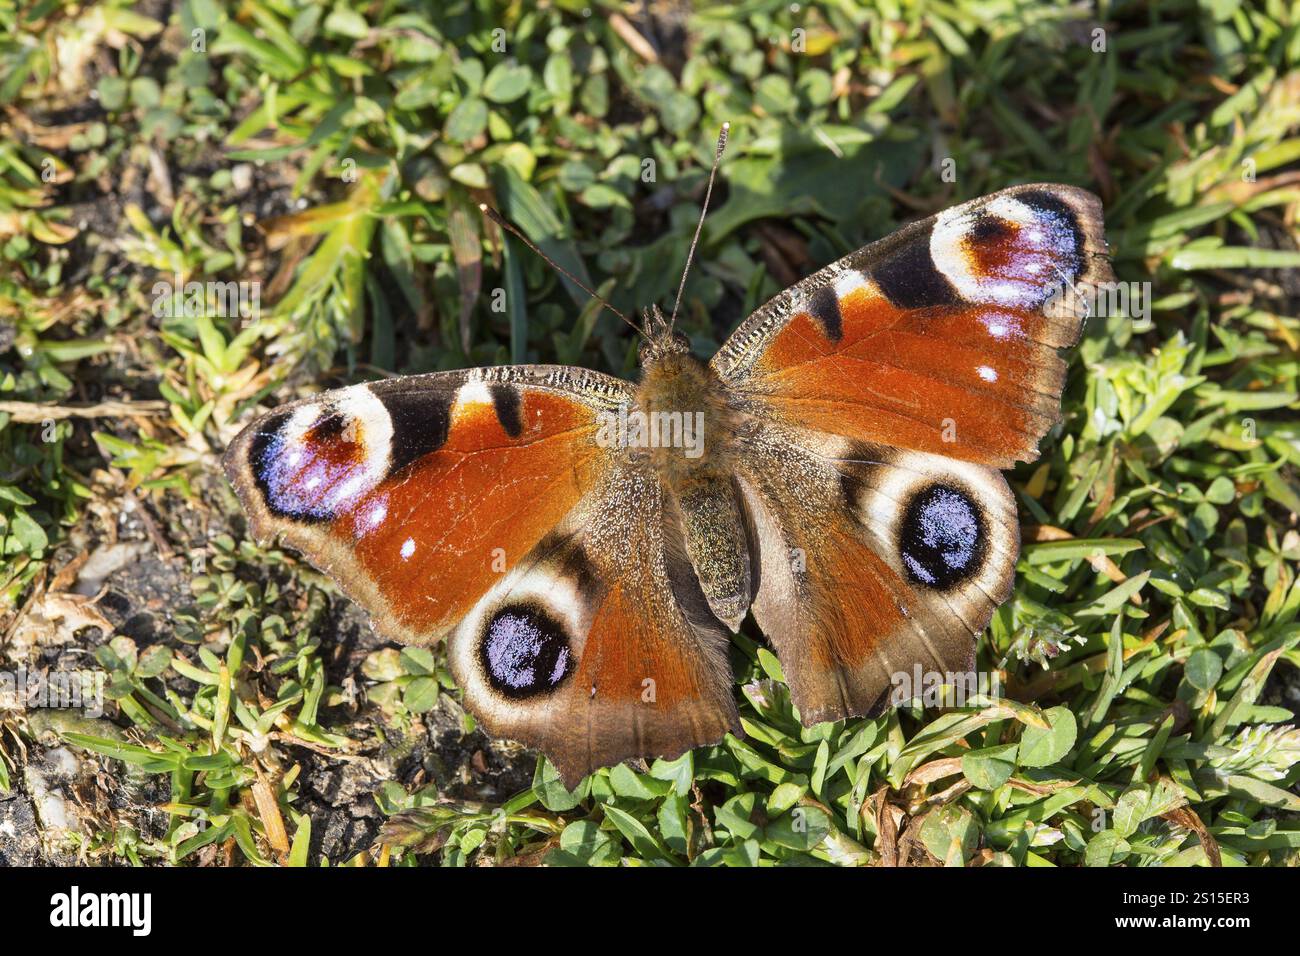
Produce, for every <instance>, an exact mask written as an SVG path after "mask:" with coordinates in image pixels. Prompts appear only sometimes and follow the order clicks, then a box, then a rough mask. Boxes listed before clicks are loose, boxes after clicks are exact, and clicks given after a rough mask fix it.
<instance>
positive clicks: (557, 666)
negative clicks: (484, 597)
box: [479, 604, 574, 700]
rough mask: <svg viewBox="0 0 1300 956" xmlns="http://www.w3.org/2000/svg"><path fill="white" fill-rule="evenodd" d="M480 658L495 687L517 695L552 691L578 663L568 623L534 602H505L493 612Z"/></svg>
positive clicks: (506, 693)
mask: <svg viewBox="0 0 1300 956" xmlns="http://www.w3.org/2000/svg"><path fill="white" fill-rule="evenodd" d="M479 661H480V663H481V665H482V667H483V674H484V676H485V677H486V678H487V681H488V683H489V684H491V685H492V688H493V689H494V690H495V691H496V692H497V693H499V694H501V695H502V696H505V697H509V698H511V699H512V700H522V699H526V698H529V697H535V696H537V695H539V694H546V693H550V692H551V691H553V690H555V689H556V688H557V687H559V686H560V684H561V683H562V682H563V681H564V679H565V678H566V677H568V676H569V674H570V673H571V672H572V670H573V666H574V659H573V653H572V651H571V650H570V649H569V638H568V635H567V634H566V633H565V631H564V628H563V627H562V626H561V625H560V624H559V623H558V622H557V621H556V620H555V619H554V618H552V617H551V616H550V615H549V614H547V613H546V612H545V611H543V610H542V609H540V608H538V607H536V606H533V605H528V604H516V605H510V606H508V607H503V608H501V609H500V610H498V611H497V612H496V613H495V614H493V615H492V618H491V619H490V620H489V621H488V623H487V626H486V627H485V628H484V632H483V637H482V639H481V640H480V642H479Z"/></svg>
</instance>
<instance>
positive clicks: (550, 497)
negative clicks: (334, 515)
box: [334, 392, 600, 633]
mask: <svg viewBox="0 0 1300 956" xmlns="http://www.w3.org/2000/svg"><path fill="white" fill-rule="evenodd" d="M520 404H521V406H522V407H521V414H520V416H519V424H520V427H519V428H518V430H517V433H516V434H514V435H511V434H510V433H509V431H508V430H507V428H506V426H505V425H503V423H502V422H501V420H500V419H499V417H498V415H497V413H496V411H495V410H494V408H493V405H492V403H491V402H488V401H480V402H466V401H458V402H457V403H456V404H455V405H453V407H452V414H451V427H450V429H449V431H448V434H447V440H446V442H445V443H444V444H443V446H442V447H441V448H439V449H438V450H437V451H434V452H432V453H430V454H428V455H426V456H424V457H423V458H421V459H419V460H417V461H416V462H414V463H412V464H411V465H410V466H408V467H407V468H406V469H404V470H402V471H399V472H397V473H396V474H393V475H391V476H390V477H389V478H387V479H386V480H385V481H384V482H383V483H381V484H380V485H378V486H377V487H376V488H375V489H374V490H373V491H371V492H370V493H369V494H368V495H367V496H366V497H365V498H364V499H362V500H361V501H360V502H359V503H358V504H357V506H356V507H355V508H354V509H352V510H351V511H350V512H349V513H347V514H345V515H341V516H340V517H339V518H338V519H337V520H336V522H335V526H334V533H335V535H336V536H337V537H338V538H339V539H340V541H341V543H347V542H350V541H353V540H355V542H356V544H355V548H356V557H357V560H358V562H359V563H360V564H361V566H362V567H363V568H364V569H365V570H366V572H367V573H368V574H370V575H371V576H372V577H373V578H374V579H375V580H376V582H378V585H379V590H380V591H381V593H382V595H383V597H384V598H385V600H386V601H387V603H388V606H389V609H390V611H391V613H392V614H393V615H395V616H396V618H397V620H398V622H399V623H400V624H401V625H402V626H403V627H405V628H409V629H413V630H425V631H430V632H435V633H441V632H443V631H445V630H446V629H447V628H449V627H450V626H451V625H453V624H455V623H456V621H458V620H460V618H461V617H463V616H464V615H465V613H466V612H467V611H468V610H469V609H470V608H471V607H473V606H474V604H475V602H477V601H478V599H479V597H481V596H482V594H483V593H484V592H485V591H487V589H488V588H489V587H491V586H492V584H493V583H494V582H495V581H497V580H499V579H500V576H501V575H502V574H503V573H505V572H506V571H509V570H510V569H511V568H512V567H514V566H515V564H516V563H518V561H519V560H520V559H521V558H522V557H524V555H526V554H528V552H530V551H531V550H532V549H533V547H534V546H535V545H536V544H537V542H539V541H540V540H541V539H542V538H543V537H544V536H545V535H546V533H547V532H548V531H550V530H551V529H552V528H553V527H555V525H556V524H557V523H558V522H559V521H560V519H561V518H563V517H564V515H566V514H567V513H568V512H569V511H570V510H571V509H572V508H573V506H574V505H575V504H576V503H577V501H578V499H579V498H580V497H581V496H582V494H583V493H584V491H585V490H586V489H587V488H589V487H590V485H591V482H592V480H593V475H594V471H595V470H596V469H597V467H598V461H599V453H600V449H599V448H598V447H597V446H596V445H595V444H594V442H593V441H592V440H591V438H592V434H593V429H594V425H593V423H592V416H591V413H590V412H589V411H588V410H586V409H584V408H583V407H582V406H580V405H577V404H576V403H574V402H573V401H571V400H569V399H566V398H563V397H561V396H556V395H549V394H545V393H541V392H530V393H527V394H525V395H524V396H523V397H522V401H521V403H520ZM376 519H378V520H376ZM431 582H436V585H437V586H436V587H431V586H430V585H431Z"/></svg>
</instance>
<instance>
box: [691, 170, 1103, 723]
mask: <svg viewBox="0 0 1300 956" xmlns="http://www.w3.org/2000/svg"><path fill="white" fill-rule="evenodd" d="M1105 248H1106V247H1105V240H1104V237H1103V229H1102V219H1101V206H1100V203H1099V202H1098V200H1097V199H1096V197H1094V196H1092V195H1091V194H1089V193H1086V192H1083V191H1082V190H1078V189H1074V188H1072V187H1066V186H1048V185H1032V186H1020V187H1014V188H1012V189H1008V190H1004V191H1002V192H999V193H995V194H993V195H991V196H986V197H984V198H982V199H978V200H974V201H972V202H969V203H964V204H962V205H960V206H956V207H954V208H952V209H949V210H947V211H945V212H943V213H941V214H939V215H937V216H933V217H930V218H929V219H926V220H924V221H921V222H918V223H915V224H913V225H910V226H907V227H905V228H904V229H902V230H900V231H899V232H897V233H895V234H893V235H892V236H889V237H887V238H885V239H883V240H881V241H880V242H877V243H874V244H872V245H869V246H867V247H865V248H864V249H862V250H859V251H858V252H856V253H854V254H852V255H850V256H848V257H846V258H845V259H842V260H840V261H839V262H836V263H834V264H832V265H830V266H828V267H827V268H825V269H823V270H822V271H820V272H818V273H816V274H815V275H813V276H811V277H809V278H808V279H805V280H804V281H802V282H800V283H799V284H798V285H796V286H794V287H792V288H791V289H789V290H788V291H786V292H784V293H782V294H781V295H779V296H777V297H776V298H775V299H773V300H772V301H771V302H769V303H768V304H767V305H765V306H764V307H763V308H761V309H759V310H758V311H757V312H756V313H754V315H753V316H751V317H750V318H749V319H748V320H746V322H745V323H744V324H743V325H742V326H741V327H740V328H739V329H737V331H736V332H735V333H734V334H733V335H732V336H731V337H730V338H729V339H728V341H727V342H726V343H725V344H724V345H723V347H722V348H721V349H720V350H719V352H718V354H717V355H716V356H715V357H714V359H713V361H712V367H713V369H714V371H715V372H716V373H717V374H718V376H719V378H720V379H721V380H722V381H723V382H724V383H725V384H726V385H727V386H728V388H729V389H730V391H731V395H732V400H733V402H734V403H735V404H736V405H737V406H738V407H739V408H741V409H742V410H743V411H744V412H745V413H746V415H747V416H748V417H749V418H750V419H751V420H752V421H754V422H755V423H756V424H755V425H754V426H753V428H752V429H751V430H750V433H749V434H748V435H747V436H745V438H744V442H743V446H744V447H743V449H742V452H741V454H740V456H739V460H740V462H741V464H740V470H741V472H742V474H741V484H742V488H743V491H744V494H745V497H746V501H747V506H748V509H749V511H750V513H751V515H752V516H753V521H754V524H755V527H756V531H757V533H756V537H757V538H758V545H759V547H758V550H759V554H760V558H759V565H760V586H759V589H758V594H757V596H756V598H755V602H754V615H755V619H756V620H757V621H758V623H759V626H760V627H761V628H762V629H763V631H764V633H765V634H767V635H768V637H769V639H770V640H771V641H772V642H773V645H774V646H775V647H776V649H777V651H778V654H779V655H780V656H781V660H782V665H783V667H784V669H785V673H786V676H787V678H788V679H789V681H790V686H791V692H792V695H793V699H794V702H795V704H796V706H798V707H799V709H800V713H801V716H802V717H803V719H804V721H805V722H807V723H812V722H816V721H817V720H828V719H836V718H840V717H845V716H848V715H850V714H861V713H865V712H867V711H868V710H870V709H871V708H873V707H874V706H875V705H877V704H878V703H879V702H880V700H881V698H882V695H883V694H884V692H885V691H886V690H887V689H888V688H889V687H890V685H891V682H893V681H894V680H895V678H896V677H897V676H898V675H902V674H907V675H908V676H911V674H912V673H913V672H914V665H917V664H920V665H921V666H922V668H923V669H925V670H926V671H937V672H939V673H945V672H964V671H968V670H969V669H970V667H971V665H972V662H973V654H974V646H975V641H974V637H975V636H976V635H978V634H979V633H980V632H981V631H982V630H983V628H984V627H985V626H986V625H987V624H988V621H989V619H990V617H991V615H992V613H993V611H994V610H995V609H996V608H997V606H998V605H999V604H1001V603H1002V602H1003V601H1004V600H1006V599H1007V597H1009V595H1010V593H1011V584H1012V578H1013V573H1014V565H1015V561H1016V558H1017V555H1018V552H1019V531H1018V525H1017V521H1016V508H1015V501H1014V498H1013V496H1012V494H1011V491H1010V489H1009V488H1008V486H1007V484H1006V482H1005V480H1004V479H1003V478H1002V475H1001V473H1000V472H999V471H998V469H999V468H1005V467H1010V466H1011V465H1013V464H1014V463H1015V462H1016V461H1017V460H1026V461H1029V460H1033V459H1034V458H1036V457H1037V443H1038V441H1039V439H1040V438H1041V437H1042V436H1043V435H1044V434H1045V433H1046V431H1047V429H1048V428H1050V427H1051V425H1052V424H1053V423H1054V422H1055V421H1056V420H1057V418H1058V416H1059V401H1060V391H1061V387H1062V384H1063V382H1064V375H1065V363H1064V361H1063V360H1062V359H1061V358H1060V356H1059V355H1057V353H1056V349H1057V348H1060V347H1064V346H1069V345H1073V344H1074V343H1075V342H1076V341H1077V340H1078V337H1079V334H1080V332H1081V327H1082V322H1083V319H1084V318H1085V317H1086V308H1085V306H1086V299H1085V298H1084V295H1083V293H1084V292H1085V291H1086V289H1087V287H1088V285H1089V284H1091V285H1093V286H1097V285H1100V284H1101V283H1104V282H1107V281H1110V280H1111V279H1112V278H1113V277H1112V274H1111V271H1110V267H1109V264H1108V262H1107V260H1106V259H1105Z"/></svg>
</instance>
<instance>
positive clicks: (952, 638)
mask: <svg viewBox="0 0 1300 956" xmlns="http://www.w3.org/2000/svg"><path fill="white" fill-rule="evenodd" d="M742 458H743V465H742V468H743V477H742V487H743V489H744V491H745V496H746V502H747V505H748V507H749V509H750V512H751V513H752V514H753V516H754V525H755V528H756V537H757V539H758V542H757V543H758V553H759V563H760V568H761V571H760V575H759V579H760V585H759V589H758V594H757V596H756V598H755V600H754V606H753V611H754V619H755V621H757V623H758V626H759V627H760V628H761V629H762V631H763V633H764V635H766V636H767V638H768V640H769V641H771V642H772V645H773V647H774V648H775V649H776V652H777V655H778V657H779V658H780V660H781V666H782V669H783V670H784V672H785V676H786V679H787V681H788V682H789V684H790V692H791V698H792V700H793V702H794V704H795V706H796V707H798V708H799V712H800V717H801V718H802V720H803V721H804V723H805V724H809V725H811V724H814V723H818V722H820V721H824V720H840V719H843V718H845V717H849V716H852V715H855V714H863V713H868V712H870V711H871V710H872V709H873V708H874V707H875V706H876V705H877V704H879V703H880V702H881V701H882V699H883V697H884V695H885V693H886V691H888V690H889V688H890V686H891V684H892V683H893V682H894V681H895V680H896V679H897V676H898V675H902V674H906V675H909V676H910V674H911V673H912V669H913V665H915V664H918V663H919V664H920V665H921V666H922V667H923V668H924V669H925V670H926V671H927V672H934V673H939V674H948V673H952V674H956V673H963V672H967V671H969V670H970V669H971V668H972V666H973V658H974V649H975V636H976V635H978V634H979V633H980V631H982V630H983V629H984V627H985V625H986V624H987V623H988V620H989V617H990V616H991V615H992V613H993V611H994V610H995V609H996V608H997V606H998V605H999V604H1001V603H1002V602H1003V601H1004V600H1006V599H1007V597H1009V596H1010V593H1011V584H1012V575H1013V569H1014V566H1015V560H1016V553H1017V550H1018V548H1019V528H1018V525H1017V523H1016V510H1015V502H1014V499H1013V498H1012V495H1011V492H1010V489H1009V488H1008V487H1007V484H1006V481H1005V480H1004V479H1003V478H1002V474H1001V473H1000V472H999V471H998V470H997V469H994V468H988V467H986V466H982V465H974V464H969V463H965V462H956V461H953V460H952V459H947V458H944V457H942V456H938V455H931V454H928V453H925V452H914V451H906V450H902V449H896V448H889V447H885V446H879V445H869V444H865V443H862V442H857V441H852V440H848V439H843V438H839V437H835V436H828V435H819V434H814V433H810V432H798V431H792V430H788V429H785V428H772V429H767V430H764V431H762V432H758V433H755V434H754V435H753V436H751V437H750V438H749V439H748V440H747V445H746V448H745V451H744V454H743V456H742Z"/></svg>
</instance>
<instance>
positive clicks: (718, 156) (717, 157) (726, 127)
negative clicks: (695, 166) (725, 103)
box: [668, 123, 731, 329]
mask: <svg viewBox="0 0 1300 956" xmlns="http://www.w3.org/2000/svg"><path fill="white" fill-rule="evenodd" d="M729 132H731V124H730V123H723V124H722V131H721V132H720V133H718V148H717V150H716V151H715V152H714V154H713V168H712V169H710V170H709V185H708V187H707V188H706V189H705V190H704V207H703V208H702V209H701V210H700V221H699V222H698V223H696V225H695V238H694V239H692V240H691V251H690V252H688V253H687V254H686V265H685V267H683V269H682V281H681V284H680V285H679V286H678V287H677V301H676V302H674V303H673V315H672V318H670V319H669V320H668V328H669V329H671V328H672V327H673V326H674V325H675V324H676V323H677V310H678V308H680V307H681V304H682V293H683V292H685V291H686V277H687V276H688V275H690V274H691V260H692V259H694V258H695V247H696V246H697V245H699V243H700V233H701V232H702V231H703V230H704V217H705V216H706V215H708V212H709V199H710V197H712V196H713V179H714V177H715V176H717V174H718V163H720V162H722V152H723V150H725V149H726V148H727V134H728V133H729Z"/></svg>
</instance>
